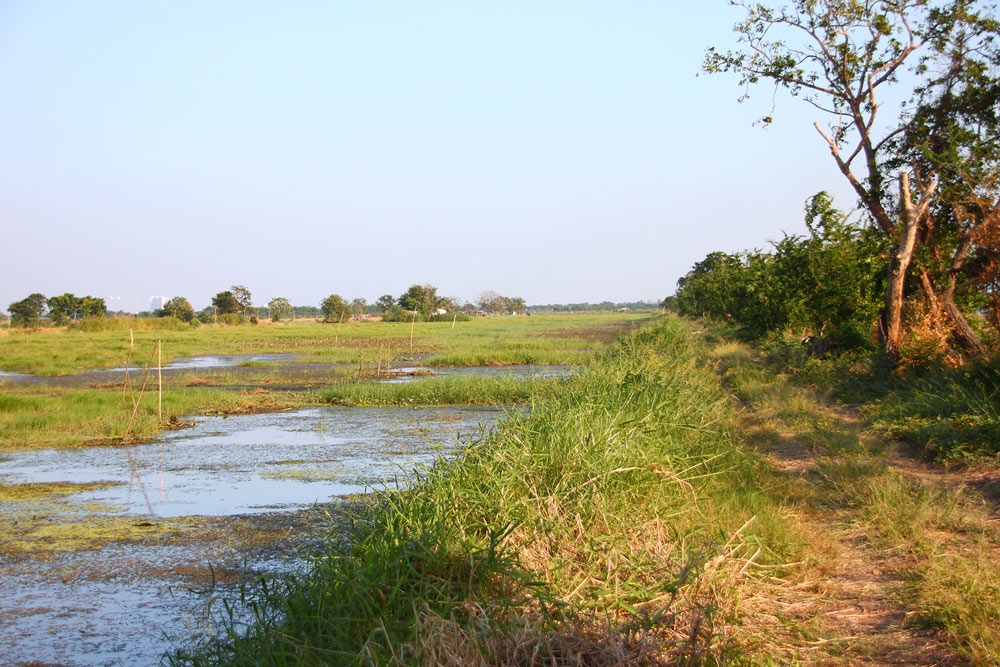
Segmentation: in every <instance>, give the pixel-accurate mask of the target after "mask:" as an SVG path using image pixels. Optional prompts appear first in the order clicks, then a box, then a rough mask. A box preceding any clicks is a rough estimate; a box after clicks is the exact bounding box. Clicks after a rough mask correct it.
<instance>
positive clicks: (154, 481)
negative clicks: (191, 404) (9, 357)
mask: <svg viewBox="0 0 1000 667" xmlns="http://www.w3.org/2000/svg"><path fill="white" fill-rule="evenodd" d="M501 414H502V412H501V411H499V410H495V409H481V408H466V407H438V408H336V407H322V408H311V409H305V410H297V411H294V412H284V413H270V414H257V415H239V416H231V417H227V418H224V417H209V418H198V420H197V423H196V424H195V426H194V427H193V428H189V429H184V430H182V431H176V432H173V433H168V434H165V435H164V436H163V437H161V438H159V439H158V440H157V441H156V442H153V443H150V444H144V445H137V446H132V447H119V448H110V447H96V448H83V449H52V450H30V451H23V452H9V453H5V454H4V460H3V464H2V466H3V467H2V470H3V472H2V473H0V477H2V482H3V483H6V484H17V483H25V482H52V481H71V482H76V483H85V482H90V481H97V480H102V481H109V482H116V484H114V485H112V486H108V487H102V488H91V489H89V490H88V491H86V492H84V493H73V494H68V495H61V496H58V497H49V498H45V499H44V500H40V501H31V502H27V501H25V502H13V501H12V502H4V503H0V530H2V531H3V532H4V534H5V537H4V539H5V543H6V544H5V546H4V548H0V626H2V627H4V632H2V633H0V656H3V660H0V662H3V663H4V664H7V663H15V664H16V663H20V662H29V663H30V662H35V663H40V664H68V665H93V664H114V665H119V664H127V665H145V664H155V663H156V662H157V661H158V659H159V656H160V655H162V653H163V652H164V651H166V650H168V649H170V648H171V647H175V646H177V645H179V644H183V643H184V641H185V640H186V639H188V638H190V637H191V636H192V635H193V634H198V633H211V632H213V628H212V625H211V623H210V619H208V618H206V617H205V615H204V600H203V599H202V598H201V597H199V596H197V595H194V594H192V593H191V592H190V591H189V590H188V589H189V588H192V587H194V588H203V587H205V586H207V585H208V584H209V583H210V582H211V579H212V577H213V576H214V577H217V578H218V577H223V578H224V579H223V584H224V585H228V589H227V590H229V591H232V586H233V585H235V582H236V581H237V580H238V573H239V569H240V567H241V565H243V564H245V565H246V566H248V567H249V568H250V569H251V570H253V571H258V572H275V573H281V572H288V571H290V570H292V569H295V568H298V567H302V566H303V565H302V563H303V561H302V560H301V559H298V558H297V556H296V554H295V551H294V548H295V547H303V545H304V546H305V547H307V546H308V544H309V543H310V540H314V539H316V538H317V537H318V536H321V535H323V534H325V533H326V532H329V531H331V530H336V528H335V524H336V521H335V520H331V519H330V518H329V515H328V513H330V512H332V513H333V514H334V515H336V513H337V512H338V511H341V510H338V509H336V508H337V507H340V506H341V505H343V504H344V503H347V502H348V501H346V500H345V501H339V502H337V503H335V504H334V505H329V504H328V505H325V506H320V505H316V504H315V503H328V502H329V501H331V500H336V498H337V496H340V495H342V494H358V493H363V492H365V491H368V490H370V489H371V488H373V487H380V486H381V485H382V484H383V483H389V484H390V485H392V484H393V483H394V481H393V480H394V479H395V478H396V476H400V477H402V476H403V475H405V474H406V473H408V472H409V471H410V470H412V469H413V468H416V467H421V466H424V465H426V464H429V463H431V462H432V461H433V460H434V459H435V458H436V457H437V456H439V455H441V454H447V453H448V452H449V451H453V450H454V449H455V448H457V447H460V446H461V444H460V443H459V441H458V440H456V435H459V434H460V435H461V437H462V441H463V442H468V441H469V440H471V439H475V438H478V437H480V436H481V434H482V433H483V429H485V428H488V427H489V426H490V425H492V424H493V423H494V422H495V421H496V420H497V419H498V418H499V417H500V416H501ZM95 535H97V537H96V538H95V537H94V536H95ZM105 536H106V537H105ZM209 563H211V564H213V566H215V568H216V569H214V570H210V569H209V568H208V564H209ZM226 582H228V584H226Z"/></svg>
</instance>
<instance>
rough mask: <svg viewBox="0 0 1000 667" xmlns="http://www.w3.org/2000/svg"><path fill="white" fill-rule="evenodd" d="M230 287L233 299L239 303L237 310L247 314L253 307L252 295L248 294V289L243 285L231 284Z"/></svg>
mask: <svg viewBox="0 0 1000 667" xmlns="http://www.w3.org/2000/svg"><path fill="white" fill-rule="evenodd" d="M230 289H231V290H232V293H233V299H235V300H236V303H237V304H239V312H240V313H241V314H243V315H247V314H248V313H249V311H250V309H251V308H252V307H253V295H251V294H250V290H249V289H247V288H246V287H244V286H243V285H233V286H232V287H231V288H230Z"/></svg>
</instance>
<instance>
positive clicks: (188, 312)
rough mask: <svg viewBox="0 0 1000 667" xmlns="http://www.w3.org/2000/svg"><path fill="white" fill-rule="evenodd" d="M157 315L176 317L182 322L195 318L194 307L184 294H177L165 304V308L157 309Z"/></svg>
mask: <svg viewBox="0 0 1000 667" xmlns="http://www.w3.org/2000/svg"><path fill="white" fill-rule="evenodd" d="M156 316H157V317H176V318H177V319H179V320H181V321H182V322H190V321H191V320H193V319H194V308H192V307H191V304H190V303H189V302H188V300H187V299H185V298H184V297H182V296H175V297H174V298H172V299H170V300H168V301H167V302H166V303H164V304H163V308H161V309H159V310H157V311H156Z"/></svg>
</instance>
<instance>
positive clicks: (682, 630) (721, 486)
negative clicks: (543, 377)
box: [172, 320, 798, 665]
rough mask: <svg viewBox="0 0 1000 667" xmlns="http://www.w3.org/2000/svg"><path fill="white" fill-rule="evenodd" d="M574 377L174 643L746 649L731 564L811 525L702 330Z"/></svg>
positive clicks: (601, 660) (445, 659) (737, 566)
mask: <svg viewBox="0 0 1000 667" xmlns="http://www.w3.org/2000/svg"><path fill="white" fill-rule="evenodd" d="M403 386H404V387H405V386H406V385H403ZM556 387H557V391H555V392H553V395H552V396H551V397H548V398H547V399H546V400H544V401H540V402H536V403H535V405H534V406H533V409H532V411H531V413H530V415H524V414H520V413H517V412H513V413H511V414H509V415H508V417H507V418H506V419H505V420H504V421H502V422H501V423H500V424H498V425H497V427H496V428H495V429H494V431H493V432H492V434H490V435H489V436H488V437H486V438H485V439H484V440H482V441H480V442H477V443H473V444H470V445H469V446H468V447H466V448H464V449H462V450H461V451H460V452H459V453H458V454H457V455H456V456H455V457H454V458H451V459H442V460H440V461H438V462H437V463H436V464H435V465H434V466H433V467H432V468H431V469H429V470H426V471H424V472H422V473H419V474H418V475H416V476H415V477H414V478H413V479H411V480H409V481H410V488H409V489H408V490H405V491H385V492H382V493H380V494H378V495H377V496H376V497H375V498H374V499H373V500H372V502H371V503H370V504H368V505H365V506H363V507H360V508H357V511H356V513H355V519H354V520H353V521H352V522H350V523H349V524H347V525H344V526H342V527H341V530H342V532H339V533H337V537H336V538H332V539H331V540H330V541H329V543H328V544H327V545H326V546H325V547H324V549H323V550H321V551H320V552H319V553H317V554H316V555H315V556H314V567H313V569H312V571H311V572H310V573H309V574H308V575H305V576H301V577H297V578H293V579H289V580H282V581H273V580H262V581H261V584H260V587H259V588H257V589H256V590H255V591H253V592H251V591H249V590H248V591H247V592H246V593H245V597H244V599H243V602H244V603H245V604H246V605H247V608H248V609H249V613H250V614H251V616H252V622H250V623H249V624H246V625H244V624H242V623H240V622H237V621H236V620H233V622H232V623H231V624H230V625H229V627H228V632H227V635H226V637H224V638H223V639H221V640H218V641H213V642H210V643H207V644H205V645H202V646H200V647H199V648H198V649H197V650H195V651H193V652H190V653H180V654H177V655H174V656H173V658H172V660H173V661H174V662H175V663H178V664H254V665H284V664H390V663H423V664H482V663H485V662H496V663H504V664H506V663H519V664H520V663H524V664H612V663H621V662H626V661H629V660H633V661H643V660H646V661H664V662H668V661H691V662H701V661H710V660H716V659H717V660H723V659H724V658H725V657H726V656H727V655H728V656H731V653H732V651H734V650H735V648H734V646H733V644H732V639H731V638H726V637H724V636H723V635H722V634H720V632H719V630H720V627H721V626H723V625H724V624H725V623H726V622H728V621H731V620H732V619H733V617H734V616H733V614H734V613H735V611H734V610H735V606H734V601H733V599H732V591H733V590H734V588H733V586H732V584H733V582H735V581H737V580H738V579H739V576H740V572H741V571H743V570H746V569H748V568H752V564H751V561H753V562H756V563H766V562H775V561H782V560H784V559H786V558H788V557H789V554H790V553H791V552H792V551H793V550H794V547H793V546H791V545H792V544H793V543H794V542H795V541H796V540H797V539H798V538H797V537H796V536H793V535H791V534H790V532H789V529H788V526H787V523H786V522H785V521H784V520H783V518H782V510H781V507H780V505H779V504H778V503H776V502H775V501H774V500H773V499H771V498H770V496H768V494H767V492H766V489H767V488H769V486H770V484H769V475H770V471H769V470H768V469H767V468H766V466H764V465H762V464H761V463H760V462H759V461H758V460H757V459H755V458H754V457H752V456H750V455H748V454H746V453H744V452H743V450H742V449H741V448H740V446H739V442H738V438H737V434H736V432H735V431H734V429H733V427H732V424H731V422H730V419H729V417H730V407H729V405H728V402H727V398H726V395H725V393H724V392H723V391H722V390H721V389H720V387H719V385H718V383H717V381H716V377H715V375H714V373H713V371H712V369H711V367H710V366H709V365H708V364H707V363H706V361H705V359H704V358H703V352H702V350H701V348H699V347H698V345H697V344H696V343H695V342H694V341H693V340H692V338H691V336H690V334H689V333H688V332H687V331H686V330H685V329H684V327H683V326H681V325H680V324H679V323H678V322H677V321H675V320H667V321H665V322H663V323H662V324H660V325H658V326H656V327H655V328H652V329H650V330H647V331H644V332H641V333H639V334H637V335H634V336H632V337H631V338H630V339H628V340H627V341H625V342H623V343H621V344H620V345H619V346H618V348H617V349H616V351H615V353H614V354H613V355H610V356H607V357H605V358H602V359H599V360H598V361H597V362H595V365H594V367H593V368H591V369H590V370H589V371H588V372H586V373H585V374H583V375H582V376H580V377H576V378H573V379H571V380H567V381H564V382H560V383H558V385H556ZM416 391H421V390H416ZM755 517H756V519H755V520H754V518H755ZM748 522H749V523H748ZM741 527H742V531H741V530H740V529H741ZM723 574H724V575H725V576H726V577H727V581H728V582H729V584H728V585H726V586H721V585H717V584H718V583H719V582H720V577H722V576H723ZM238 617H240V616H239V615H238V614H237V615H234V616H233V619H236V618H238Z"/></svg>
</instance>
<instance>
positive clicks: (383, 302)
mask: <svg viewBox="0 0 1000 667" xmlns="http://www.w3.org/2000/svg"><path fill="white" fill-rule="evenodd" d="M375 305H376V307H378V310H379V312H380V313H388V312H389V311H391V310H392V309H393V308H395V307H396V297H394V296H393V295H391V294H383V295H382V296H380V297H379V298H378V300H377V301H376V302H375Z"/></svg>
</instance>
